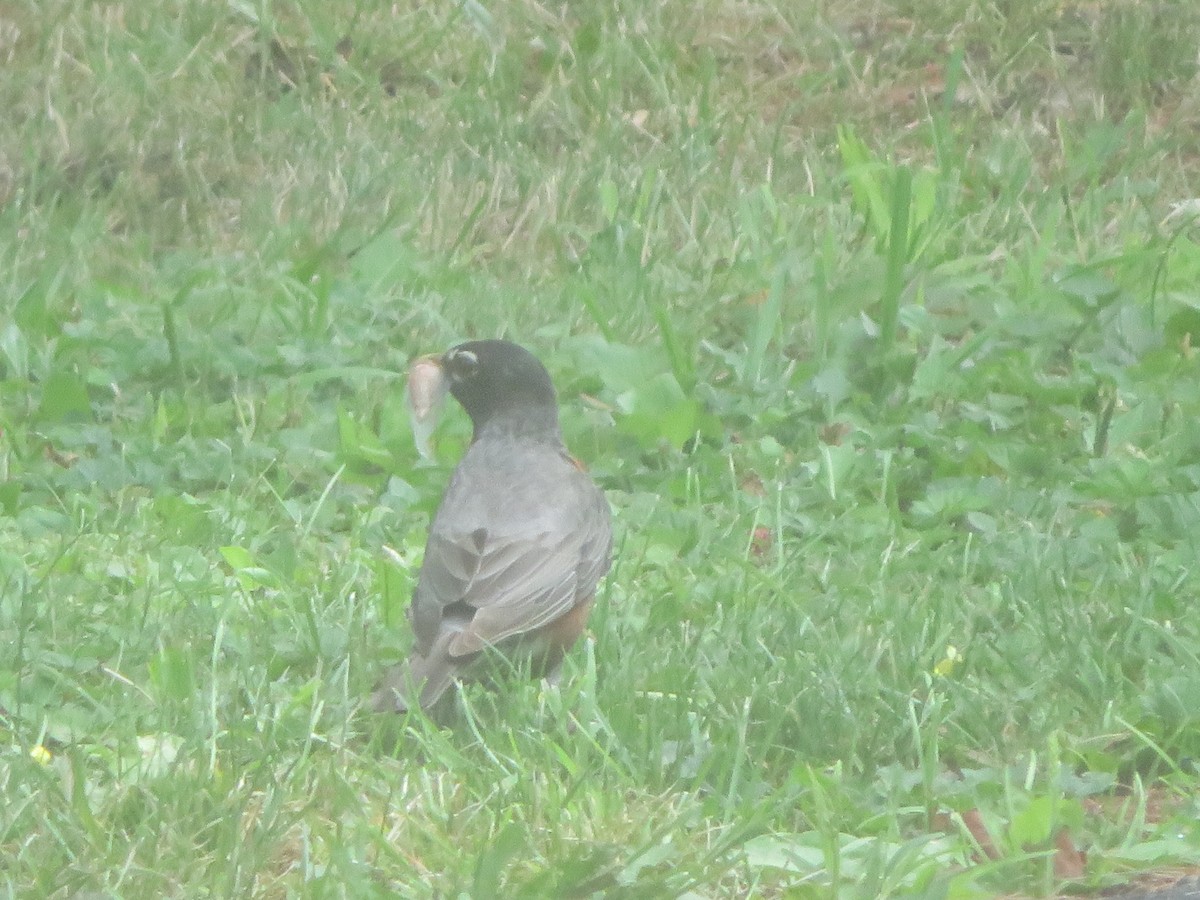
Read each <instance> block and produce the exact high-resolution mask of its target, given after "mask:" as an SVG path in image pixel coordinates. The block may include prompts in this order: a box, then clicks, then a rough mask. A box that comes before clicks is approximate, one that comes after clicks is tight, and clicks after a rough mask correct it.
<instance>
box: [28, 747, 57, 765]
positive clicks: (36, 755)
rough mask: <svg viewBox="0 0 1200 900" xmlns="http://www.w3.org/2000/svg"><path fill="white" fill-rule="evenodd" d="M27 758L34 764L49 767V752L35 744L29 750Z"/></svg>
mask: <svg viewBox="0 0 1200 900" xmlns="http://www.w3.org/2000/svg"><path fill="white" fill-rule="evenodd" d="M29 756H30V757H31V758H32V759H33V761H34V762H38V763H41V764H42V765H43V766H48V765H50V760H51V758H52V757H51V756H50V751H49V750H47V749H46V748H45V747H43V746H42V745H41V744H36V745H34V746H33V747H30V748H29Z"/></svg>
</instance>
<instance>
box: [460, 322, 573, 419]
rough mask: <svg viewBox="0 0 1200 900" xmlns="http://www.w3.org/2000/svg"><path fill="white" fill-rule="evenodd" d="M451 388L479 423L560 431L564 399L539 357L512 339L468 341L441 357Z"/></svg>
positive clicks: (469, 413) (468, 413)
mask: <svg viewBox="0 0 1200 900" xmlns="http://www.w3.org/2000/svg"><path fill="white" fill-rule="evenodd" d="M441 365H442V371H443V372H445V374H446V378H447V379H448V380H449V382H450V393H451V394H453V395H454V399H455V400H457V401H458V402H459V403H461V404H462V407H463V409H465V410H466V411H467V415H469V416H470V417H471V422H472V423H473V424H474V426H475V438H476V439H478V438H479V435H480V432H481V431H482V430H483V429H484V428H485V427H487V426H491V427H500V428H503V429H504V430H506V431H513V432H517V433H526V434H542V433H549V434H552V435H554V436H557V435H558V400H557V398H556V397H555V394H554V385H553V384H552V383H551V382H550V374H549V373H548V372H547V371H546V367H545V366H543V365H542V364H541V363H540V362H539V361H538V358H537V357H536V356H534V355H533V354H532V353H530V352H529V351H528V350H526V349H525V348H524V347H520V346H518V345H517V344H514V343H512V342H511V341H468V342H467V343H465V344H459V345H458V346H457V347H451V348H450V349H449V350H447V351H446V352H445V353H444V354H442V358H441Z"/></svg>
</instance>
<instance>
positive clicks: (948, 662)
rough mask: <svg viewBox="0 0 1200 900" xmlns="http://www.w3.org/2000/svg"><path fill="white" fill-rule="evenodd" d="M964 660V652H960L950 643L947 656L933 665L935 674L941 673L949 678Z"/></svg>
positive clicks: (943, 676)
mask: <svg viewBox="0 0 1200 900" xmlns="http://www.w3.org/2000/svg"><path fill="white" fill-rule="evenodd" d="M961 662H962V654H961V653H959V652H958V648H957V647H955V646H954V645H950V646H949V647H947V648H946V658H945V659H943V660H942V661H941V662H939V663H938V664H937V665H936V666H934V667H933V674H934V675H939V676H941V677H942V678H949V677H950V676H951V675H953V674H954V670H955V669H957V668H958V666H959V663H961Z"/></svg>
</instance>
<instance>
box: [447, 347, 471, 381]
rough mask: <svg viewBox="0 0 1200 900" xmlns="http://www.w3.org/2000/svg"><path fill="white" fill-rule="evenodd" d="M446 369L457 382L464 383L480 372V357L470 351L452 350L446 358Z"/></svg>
mask: <svg viewBox="0 0 1200 900" xmlns="http://www.w3.org/2000/svg"><path fill="white" fill-rule="evenodd" d="M446 368H447V369H449V371H450V377H451V378H453V379H454V380H455V381H464V380H466V379H468V378H470V377H471V376H472V375H474V374H475V373H476V372H478V371H479V357H478V356H476V355H475V354H474V353H472V352H471V351H470V350H452V351H451V352H450V355H449V356H448V357H447V358H446Z"/></svg>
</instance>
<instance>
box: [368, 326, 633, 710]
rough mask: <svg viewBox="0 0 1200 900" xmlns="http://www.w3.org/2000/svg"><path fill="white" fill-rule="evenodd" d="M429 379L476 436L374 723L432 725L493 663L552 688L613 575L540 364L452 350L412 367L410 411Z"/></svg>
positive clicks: (520, 352) (428, 551) (510, 354)
mask: <svg viewBox="0 0 1200 900" xmlns="http://www.w3.org/2000/svg"><path fill="white" fill-rule="evenodd" d="M430 363H432V364H433V366H434V367H436V368H434V369H431V368H430ZM418 364H419V365H418ZM431 371H433V372H435V373H436V375H437V377H438V378H439V379H441V380H444V382H445V387H447V388H448V390H449V393H450V395H451V396H452V397H454V399H455V400H457V401H458V403H459V405H461V406H462V407H463V409H464V410H466V413H467V415H468V416H469V417H470V419H471V424H472V437H471V443H470V445H469V446H468V447H467V450H466V452H465V453H464V454H463V457H462V459H461V460H460V461H459V463H458V465H457V467H456V468H455V470H454V473H453V475H452V476H451V478H450V481H449V484H448V485H447V487H446V491H445V493H444V495H443V497H442V500H441V503H440V504H439V506H438V508H437V511H436V512H435V514H434V516H433V520H432V522H431V523H430V527H429V535H428V539H427V541H426V544H425V556H424V559H423V561H422V564H421V569H420V573H419V574H418V577H417V585H416V588H415V590H414V591H413V596H412V600H411V603H410V605H409V609H408V620H409V624H410V625H411V628H412V632H413V638H414V646H413V649H412V652H411V654H410V656H409V658H408V660H407V661H406V662H402V663H399V664H397V665H395V666H393V667H391V668H390V669H389V670H387V671H386V672H385V674H384V675H383V677H382V679H381V680H380V681H379V683H378V685H377V686H376V688H375V690H374V691H373V693H372V695H371V706H372V708H373V709H374V710H375V711H377V712H395V713H405V712H407V711H409V710H410V709H413V708H415V707H419V708H420V709H421V710H423V711H425V712H429V711H430V710H432V709H433V708H434V707H435V705H436V704H438V701H439V700H441V699H442V698H443V696H446V692H447V690H448V689H449V688H450V687H451V686H452V685H454V684H455V683H456V682H459V681H468V680H482V679H481V678H480V677H479V675H478V674H477V673H478V672H479V670H481V669H482V670H487V669H488V668H489V667H487V666H483V665H480V663H481V659H480V658H481V657H483V656H484V655H485V654H487V652H488V651H493V650H494V651H496V652H498V653H500V654H502V655H503V656H504V658H505V659H507V660H509V661H510V662H513V663H514V664H520V663H524V662H525V661H528V663H527V664H528V666H529V670H530V672H531V674H533V675H535V676H541V677H545V678H547V679H548V680H551V681H554V680H556V679H557V675H558V672H559V669H560V667H561V664H562V661H563V657H564V655H565V654H566V652H567V651H568V650H569V649H570V647H571V646H572V645H573V644H574V643H575V641H576V640H577V639H578V637H579V636H580V634H582V633H583V630H584V628H585V627H586V624H587V619H588V615H589V613H590V612H591V609H592V605H593V601H594V599H595V595H596V589H597V586H598V585H599V583H600V580H601V579H602V578H603V577H604V576H605V574H607V572H608V569H609V567H610V565H611V562H612V541H613V538H612V520H611V513H610V510H609V505H608V501H607V499H606V497H605V495H604V493H603V492H602V491H601V490H600V488H599V487H598V486H597V485H596V483H595V482H594V481H593V479H592V478H591V476H590V475H588V474H587V472H586V471H585V470H584V468H583V466H582V465H581V464H580V463H578V462H577V461H576V460H575V459H574V457H572V456H571V455H570V454H569V453H568V452H567V449H566V447H565V445H564V443H563V438H562V431H561V429H560V427H559V420H558V398H557V395H556V393H555V390H554V385H553V383H552V382H551V379H550V375H549V373H548V372H547V371H546V368H545V366H543V365H542V363H541V362H540V361H539V360H538V359H537V357H536V356H534V355H533V354H532V353H530V352H529V351H528V350H526V349H525V348H524V347H521V346H520V345H518V344H515V343H513V342H511V341H506V340H479V341H468V342H466V343H462V344H458V345H457V346H454V347H452V348H450V349H449V350H447V351H446V352H445V353H443V354H442V355H441V356H434V357H422V358H421V359H420V360H418V361H417V364H414V366H413V367H412V368H411V369H410V398H411V397H412V396H414V395H415V394H417V393H418V391H414V390H412V389H413V388H414V386H416V385H414V383H413V382H414V380H424V379H427V378H428V377H429V373H430V372H431ZM418 373H420V376H419V378H418V377H417V376H418ZM419 393H421V395H422V396H425V397H431V396H436V395H438V393H439V391H438V389H437V387H436V386H435V387H434V388H432V389H431V388H430V387H429V385H428V384H426V385H424V386H423V387H422V390H421V391H420V392H419ZM443 393H444V392H443ZM431 402H432V401H431ZM418 412H421V411H419V410H418ZM489 655H490V654H489Z"/></svg>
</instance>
